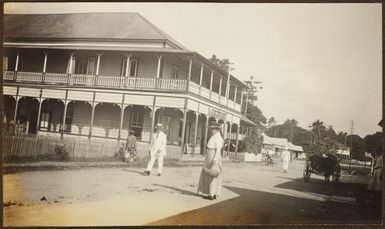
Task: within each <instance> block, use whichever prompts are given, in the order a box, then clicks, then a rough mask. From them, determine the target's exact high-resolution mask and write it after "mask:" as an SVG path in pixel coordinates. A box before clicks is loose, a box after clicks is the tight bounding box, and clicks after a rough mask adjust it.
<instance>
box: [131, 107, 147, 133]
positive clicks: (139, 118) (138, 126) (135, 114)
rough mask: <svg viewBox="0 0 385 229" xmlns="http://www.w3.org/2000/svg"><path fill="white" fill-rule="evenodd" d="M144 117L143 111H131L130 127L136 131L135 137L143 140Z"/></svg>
mask: <svg viewBox="0 0 385 229" xmlns="http://www.w3.org/2000/svg"><path fill="white" fill-rule="evenodd" d="M143 116H144V112H143V110H139V109H134V110H132V111H131V115H130V123H129V127H130V129H131V130H134V132H135V134H134V135H135V137H137V138H138V139H142V131H143Z"/></svg>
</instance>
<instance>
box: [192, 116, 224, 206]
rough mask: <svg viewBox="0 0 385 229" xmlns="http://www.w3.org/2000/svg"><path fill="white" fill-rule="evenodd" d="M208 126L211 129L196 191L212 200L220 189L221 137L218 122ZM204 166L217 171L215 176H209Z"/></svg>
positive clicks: (218, 193)
mask: <svg viewBox="0 0 385 229" xmlns="http://www.w3.org/2000/svg"><path fill="white" fill-rule="evenodd" d="M209 128H210V130H211V137H210V139H209V142H208V143H207V150H206V158H205V162H204V164H203V168H202V171H201V175H200V177H199V184H198V193H199V194H203V195H204V197H203V198H205V199H209V200H213V199H216V198H217V197H218V196H220V195H221V189H222V162H221V159H222V156H221V149H222V146H223V138H222V136H221V133H220V128H221V126H220V125H219V123H212V124H210V126H209ZM204 168H206V169H211V168H214V169H215V170H217V171H219V175H218V176H217V177H213V176H210V175H209V174H207V173H206V172H205V171H204Z"/></svg>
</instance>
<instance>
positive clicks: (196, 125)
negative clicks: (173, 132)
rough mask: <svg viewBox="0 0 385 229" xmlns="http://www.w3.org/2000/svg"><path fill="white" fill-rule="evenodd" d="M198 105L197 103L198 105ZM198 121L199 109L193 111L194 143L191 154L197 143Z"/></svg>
mask: <svg viewBox="0 0 385 229" xmlns="http://www.w3.org/2000/svg"><path fill="white" fill-rule="evenodd" d="M198 107H199V105H198ZM198 122H199V111H195V127H194V144H193V148H192V152H191V156H194V153H195V148H196V144H197V135H198Z"/></svg>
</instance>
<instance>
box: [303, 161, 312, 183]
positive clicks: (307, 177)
mask: <svg viewBox="0 0 385 229" xmlns="http://www.w3.org/2000/svg"><path fill="white" fill-rule="evenodd" d="M310 175H311V170H310V161H306V164H305V168H304V170H303V180H304V181H305V182H308V181H309V180H310Z"/></svg>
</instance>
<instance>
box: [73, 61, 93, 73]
mask: <svg viewBox="0 0 385 229" xmlns="http://www.w3.org/2000/svg"><path fill="white" fill-rule="evenodd" d="M72 60H74V59H72ZM72 66H74V64H72ZM75 73H76V74H87V75H94V74H95V57H89V58H86V59H80V60H79V61H78V64H77V65H76V72H75Z"/></svg>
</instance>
